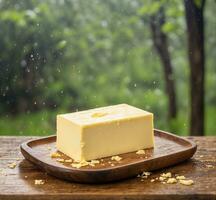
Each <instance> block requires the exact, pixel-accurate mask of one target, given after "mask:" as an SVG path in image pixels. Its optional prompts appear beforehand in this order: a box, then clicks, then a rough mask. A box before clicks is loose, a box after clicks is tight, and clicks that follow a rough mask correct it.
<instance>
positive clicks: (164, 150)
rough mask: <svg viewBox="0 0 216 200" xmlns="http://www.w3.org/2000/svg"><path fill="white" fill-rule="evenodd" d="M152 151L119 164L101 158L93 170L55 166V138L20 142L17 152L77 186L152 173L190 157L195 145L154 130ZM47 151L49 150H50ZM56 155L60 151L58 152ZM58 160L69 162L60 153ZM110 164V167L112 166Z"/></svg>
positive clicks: (131, 155) (127, 157) (130, 155)
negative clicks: (75, 183) (52, 154)
mask: <svg viewBox="0 0 216 200" xmlns="http://www.w3.org/2000/svg"><path fill="white" fill-rule="evenodd" d="M154 135H155V148H154V149H153V148H151V149H147V150H145V154H144V155H137V154H136V152H131V153H125V154H121V155H120V156H121V158H122V160H121V161H112V160H111V157H107V158H104V159H103V161H100V163H99V164H97V165H95V166H94V167H91V166H85V167H82V168H80V169H77V168H73V167H72V166H71V165H70V164H69V163H64V164H63V163H59V162H57V161H56V159H53V158H51V157H50V152H56V151H57V150H56V147H55V146H56V136H51V137H45V138H41V139H36V140H32V141H29V142H24V143H23V144H22V145H21V150H22V153H23V155H24V157H25V158H26V159H27V160H29V161H31V162H33V163H34V164H36V165H38V166H39V167H40V168H41V169H43V170H44V171H46V172H47V173H49V174H50V175H53V176H55V177H58V178H61V179H65V180H69V181H75V182H79V183H107V182H111V181H117V180H122V179H125V178H129V177H134V176H137V174H140V173H142V172H143V171H152V170H156V169H161V168H164V167H168V166H171V165H174V164H177V163H180V162H182V161H184V160H186V159H189V158H190V157H192V156H193V154H194V153H195V151H196V144H195V143H193V142H190V141H189V140H186V139H183V138H181V137H177V136H175V135H173V134H170V133H167V132H164V131H160V130H155V131H154ZM50 149H51V151H50ZM59 153H60V152H59ZM61 158H64V159H70V158H69V157H67V156H66V155H64V154H62V153H61ZM112 165H114V166H112Z"/></svg>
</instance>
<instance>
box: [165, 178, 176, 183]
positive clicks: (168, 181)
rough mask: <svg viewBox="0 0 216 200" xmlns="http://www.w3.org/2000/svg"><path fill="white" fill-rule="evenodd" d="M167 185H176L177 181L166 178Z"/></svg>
mask: <svg viewBox="0 0 216 200" xmlns="http://www.w3.org/2000/svg"><path fill="white" fill-rule="evenodd" d="M167 183H168V184H173V183H177V180H176V179H175V178H168V180H167Z"/></svg>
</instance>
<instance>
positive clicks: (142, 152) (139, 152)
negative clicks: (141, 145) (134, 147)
mask: <svg viewBox="0 0 216 200" xmlns="http://www.w3.org/2000/svg"><path fill="white" fill-rule="evenodd" d="M136 154H138V155H142V154H145V151H144V150H143V149H140V150H138V151H137V152H136Z"/></svg>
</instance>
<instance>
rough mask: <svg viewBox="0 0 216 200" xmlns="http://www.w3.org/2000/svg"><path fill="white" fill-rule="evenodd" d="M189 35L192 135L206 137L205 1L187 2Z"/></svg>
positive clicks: (186, 0)
mask: <svg viewBox="0 0 216 200" xmlns="http://www.w3.org/2000/svg"><path fill="white" fill-rule="evenodd" d="M184 5H185V12H186V24H187V35H188V56H189V62H190V96H191V112H190V134H191V135H204V96H205V89H204V75H205V67H204V65H205V52H204V21H203V11H204V5H205V0H201V1H194V0H185V1H184Z"/></svg>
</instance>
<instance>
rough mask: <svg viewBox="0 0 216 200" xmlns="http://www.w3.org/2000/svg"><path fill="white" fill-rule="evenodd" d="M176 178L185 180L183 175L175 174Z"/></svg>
mask: <svg viewBox="0 0 216 200" xmlns="http://www.w3.org/2000/svg"><path fill="white" fill-rule="evenodd" d="M176 179H177V180H185V176H176Z"/></svg>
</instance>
